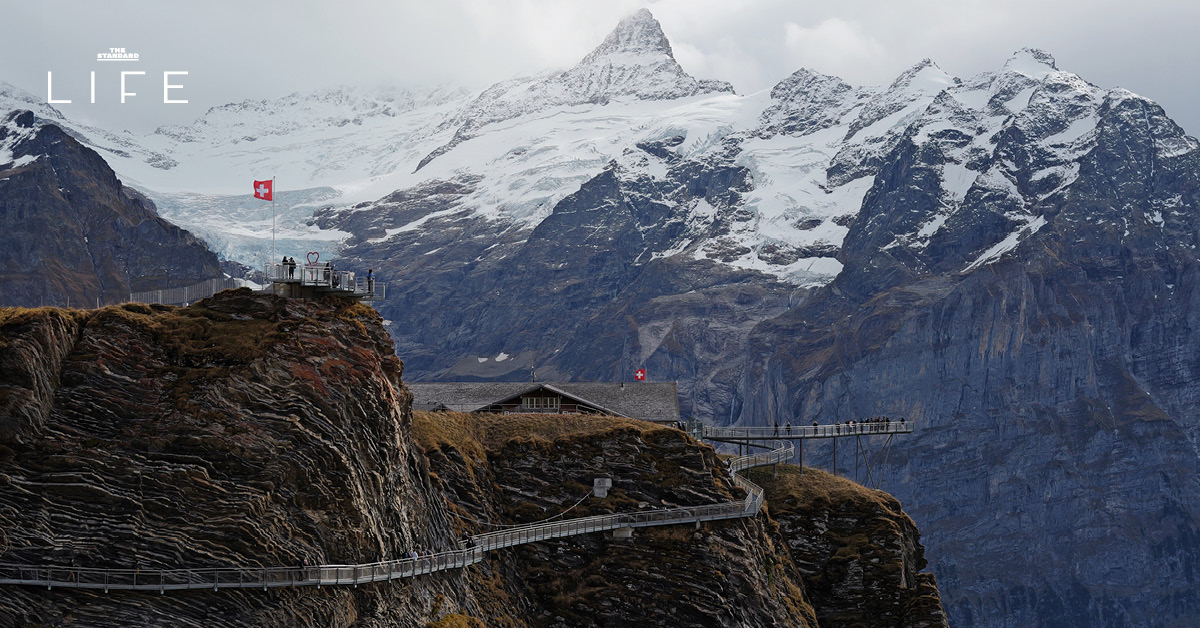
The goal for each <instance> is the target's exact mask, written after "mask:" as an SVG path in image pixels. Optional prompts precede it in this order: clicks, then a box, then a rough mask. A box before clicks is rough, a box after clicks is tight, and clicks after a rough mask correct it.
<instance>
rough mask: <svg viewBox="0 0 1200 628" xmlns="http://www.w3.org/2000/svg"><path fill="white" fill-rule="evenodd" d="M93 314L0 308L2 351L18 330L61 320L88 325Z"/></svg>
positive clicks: (62, 310)
mask: <svg viewBox="0 0 1200 628" xmlns="http://www.w3.org/2000/svg"><path fill="white" fill-rule="evenodd" d="M90 316H91V313H90V312H88V311H87V310H71V309H66V308H61V307H0V349H2V348H4V347H7V346H8V343H9V336H10V335H11V334H12V333H13V332H14V331H15V330H17V329H18V328H20V327H23V326H25V325H28V324H29V323H32V322H34V321H37V320H49V319H55V318H57V319H60V320H63V321H64V322H66V323H74V324H83V323H86V322H87V320H88V318H89V317H90Z"/></svg>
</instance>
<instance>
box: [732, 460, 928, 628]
mask: <svg viewBox="0 0 1200 628" xmlns="http://www.w3.org/2000/svg"><path fill="white" fill-rule="evenodd" d="M751 477H752V479H753V480H754V481H755V482H758V483H759V484H760V485H761V486H762V487H763V488H764V489H765V490H766V492H767V499H768V500H770V501H769V504H768V507H769V509H770V514H771V519H773V520H774V521H776V522H777V523H778V524H779V528H780V533H781V534H782V535H783V537H784V538H786V539H787V544H788V550H789V552H790V553H791V556H792V560H793V562H794V563H795V565H796V569H797V570H798V571H799V572H800V573H801V575H802V577H803V579H804V584H805V591H806V592H807V593H808V597H809V599H810V600H812V604H813V607H814V608H815V609H816V611H817V619H818V621H819V622H820V624H821V626H822V628H836V627H838V626H864V625H870V626H903V627H905V628H909V627H912V628H918V627H920V628H928V627H935V626H937V627H948V626H949V625H950V624H949V622H948V621H947V619H946V613H945V611H944V610H943V609H942V603H941V599H940V596H939V593H938V589H937V584H936V582H935V580H934V577H933V575H932V574H929V573H921V572H922V570H924V569H925V567H926V561H925V556H924V548H923V547H922V546H921V544H920V534H919V533H918V532H917V526H916V524H914V523H913V521H912V519H909V517H908V515H906V514H904V512H903V511H901V509H900V503H899V502H898V501H896V499H895V498H893V497H892V496H890V495H888V494H887V493H884V492H882V491H873V490H870V489H867V488H864V487H862V486H860V485H858V484H855V483H853V482H851V481H849V480H846V479H843V478H839V477H836V476H833V475H830V474H828V473H825V472H823V471H818V470H815V469H805V470H804V473H800V469H799V467H792V466H783V467H780V469H779V471H778V473H777V474H776V475H774V476H773V475H772V474H771V473H770V472H769V471H767V470H765V469H764V470H755V471H753V472H752V473H751Z"/></svg>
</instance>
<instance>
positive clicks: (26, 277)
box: [0, 111, 221, 306]
mask: <svg viewBox="0 0 1200 628" xmlns="http://www.w3.org/2000/svg"><path fill="white" fill-rule="evenodd" d="M0 222H2V223H3V224H4V226H5V228H4V230H3V231H2V232H0V304H2V305H23V306H37V305H43V304H47V305H49V304H53V305H59V306H65V305H67V303H68V300H69V301H70V303H71V304H74V305H76V306H90V305H94V304H96V302H97V300H99V301H100V302H101V303H115V302H121V301H125V300H127V299H128V298H129V293H130V292H137V291H141V290H150V289H158V288H166V287H175V286H187V285H191V284H194V283H198V282H200V281H203V280H206V279H212V278H216V277H220V276H221V270H220V266H219V264H218V261H217V257H216V255H214V254H213V253H212V252H211V251H209V250H208V248H207V247H206V246H205V245H204V243H203V242H201V241H200V240H198V239H197V238H196V237H194V236H193V235H192V234H190V233H188V232H187V231H184V230H183V229H180V228H179V227H176V226H174V225H172V224H170V223H168V222H167V221H165V220H163V219H162V218H160V217H159V216H158V214H157V213H156V211H155V208H154V204H153V203H152V202H151V201H150V200H149V199H147V198H146V197H144V196H142V195H141V194H140V193H138V192H136V191H134V190H133V189H131V188H129V187H127V186H125V185H123V184H122V183H121V181H120V180H118V179H117V176H116V174H114V173H113V171H112V169H111V168H109V167H108V164H106V163H105V162H104V159H102V158H101V157H100V155H98V154H97V153H96V152H95V151H93V150H92V149H90V148H88V147H86V146H84V145H83V144H81V143H79V142H78V141H77V140H76V139H74V138H73V137H72V136H71V135H69V134H68V133H67V132H66V131H64V130H63V129H62V128H60V127H58V126H55V125H53V124H47V123H45V122H44V121H42V120H39V119H37V118H36V117H35V116H34V115H33V113H32V112H30V111H14V112H12V113H10V114H8V115H7V117H5V118H4V120H3V122H0Z"/></svg>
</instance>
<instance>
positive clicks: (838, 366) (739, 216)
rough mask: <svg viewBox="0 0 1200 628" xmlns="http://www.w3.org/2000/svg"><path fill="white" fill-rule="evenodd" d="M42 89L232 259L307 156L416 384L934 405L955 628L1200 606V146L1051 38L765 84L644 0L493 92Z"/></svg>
mask: <svg viewBox="0 0 1200 628" xmlns="http://www.w3.org/2000/svg"><path fill="white" fill-rule="evenodd" d="M36 100H37V99H36V98H34V97H31V96H28V95H27V94H23V93H21V92H20V91H19V90H16V89H15V88H9V87H6V86H0V106H2V107H10V108H20V109H28V110H31V111H32V112H33V115H35V116H36V118H37V119H39V120H41V121H45V122H48V123H53V124H54V125H55V126H56V128H61V129H62V130H63V131H62V132H63V133H65V134H67V135H69V136H71V137H75V138H77V139H79V141H80V142H81V143H83V144H86V145H87V146H89V147H91V148H93V149H94V150H95V151H96V153H97V154H99V155H100V156H102V157H103V158H104V159H105V160H107V161H108V163H110V164H111V165H112V168H113V169H114V170H115V171H116V173H117V174H118V175H119V176H120V177H121V178H122V180H123V181H125V182H126V184H127V185H129V186H130V187H132V188H136V189H138V190H141V191H142V192H143V193H144V194H145V195H146V196H147V197H149V198H151V199H153V200H154V202H155V203H156V204H157V205H158V207H159V208H160V210H161V211H162V213H163V216H164V217H165V218H167V219H169V220H172V221H174V222H176V223H177V224H179V225H180V226H182V227H184V228H186V229H188V230H190V231H192V232H194V233H196V234H197V235H199V236H201V237H203V238H204V239H205V241H206V242H208V243H209V244H210V245H211V246H212V247H213V249H214V250H216V251H217V252H219V253H220V254H221V255H222V256H223V257H225V258H229V259H236V260H238V261H241V262H243V263H246V264H250V265H261V262H262V257H263V251H264V243H269V239H270V235H271V234H270V223H271V213H270V208H267V207H264V205H265V204H263V203H260V202H258V201H254V200H253V199H251V198H250V195H249V194H248V193H246V190H245V189H244V188H246V187H247V184H248V182H249V180H250V177H249V176H247V174H248V173H262V174H256V176H258V177H259V178H262V177H263V176H266V175H267V174H269V173H270V172H274V171H275V170H278V174H279V181H280V184H279V185H280V187H281V188H282V189H283V190H284V192H282V193H281V194H279V197H280V199H281V200H280V202H279V205H280V211H281V216H282V220H281V225H282V229H283V230H282V232H281V241H282V242H283V245H282V246H281V248H282V249H283V251H284V254H288V255H295V256H300V255H303V254H304V253H305V252H306V251H310V250H314V249H316V250H320V251H322V252H323V255H330V254H335V255H338V256H340V258H341V260H342V261H339V264H340V265H343V266H345V267H353V268H358V269H363V270H365V269H367V268H372V269H374V271H375V274H376V276H377V277H378V279H379V281H383V282H387V283H388V297H389V298H388V299H387V300H386V301H383V302H381V303H378V304H376V305H377V309H378V310H379V312H380V314H381V315H382V318H383V321H382V323H383V325H384V326H385V328H386V329H387V330H388V331H389V332H390V335H391V338H392V340H393V342H394V347H395V351H396V354H397V355H399V356H400V357H402V358H403V359H404V361H405V364H406V367H407V369H406V377H407V378H408V379H410V380H414V381H435V380H442V381H458V380H520V381H524V380H527V379H528V378H529V377H530V372H531V370H534V371H535V375H536V376H537V377H538V378H540V379H542V380H546V381H552V380H557V379H573V380H621V379H626V378H628V377H629V375H630V374H631V373H632V371H633V369H635V368H643V367H644V368H646V369H647V371H648V374H649V377H650V378H651V379H653V380H658V381H672V380H676V381H678V385H679V391H680V395H681V398H680V403H681V410H682V412H683V414H684V415H685V416H690V417H692V418H695V419H699V420H702V421H706V422H710V423H714V424H737V425H771V424H773V423H778V424H780V425H782V424H785V423H786V422H790V423H792V424H807V423H811V422H813V421H820V422H822V423H827V422H828V423H832V422H835V421H841V422H844V421H847V420H852V419H853V420H858V419H862V418H866V417H873V416H881V415H886V416H890V417H898V416H903V417H906V418H907V419H908V420H911V421H913V422H914V423H915V424H916V426H917V429H916V432H915V433H914V434H913V435H911V436H908V437H905V438H903V439H897V441H896V442H894V443H892V444H891V445H890V447H887V448H885V447H884V442H883V440H882V439H880V438H878V437H876V439H875V440H874V441H873V442H870V443H864V448H865V449H866V451H867V458H866V459H867V460H869V461H870V462H871V464H872V465H873V473H874V475H873V477H874V478H882V482H883V487H884V488H886V489H887V490H888V491H889V492H891V493H892V494H894V495H895V496H896V497H897V498H899V500H900V501H901V502H902V503H904V504H905V507H906V509H907V512H908V513H909V514H911V515H912V517H913V519H914V520H915V521H916V523H917V524H918V525H919V526H920V528H921V530H922V531H923V533H924V534H925V538H924V542H925V544H926V547H927V550H928V551H927V554H926V556H927V557H928V559H929V561H930V568H931V570H932V571H933V572H934V573H935V574H936V575H937V578H938V583H939V586H940V588H941V592H942V600H943V601H944V603H945V605H946V610H947V612H948V614H949V617H950V621H951V623H952V624H954V625H956V626H965V627H985V626H986V627H999V626H1072V627H1074V626H1079V627H1083V626H1105V627H1108V626H1112V627H1117V626H1188V625H1192V624H1193V623H1194V618H1195V617H1197V616H1200V594H1198V593H1197V591H1200V572H1198V571H1197V570H1196V568H1195V566H1196V565H1197V560H1198V559H1200V522H1198V517H1200V480H1198V478H1200V475H1198V473H1197V472H1198V471H1200V450H1198V447H1200V411H1197V410H1196V408H1195V404H1194V403H1193V401H1194V400H1195V399H1197V398H1200V361H1197V360H1196V358H1195V357H1194V356H1196V355H1200V331H1197V330H1200V308H1198V307H1197V306H1198V305H1200V256H1198V252H1197V245H1200V224H1198V223H1197V219H1198V218H1200V216H1198V213H1197V212H1198V210H1200V143H1198V142H1197V140H1196V139H1195V138H1193V137H1191V136H1189V135H1188V134H1187V133H1186V132H1185V131H1184V130H1183V129H1181V128H1180V127H1179V126H1178V125H1176V124H1175V123H1174V122H1172V120H1171V119H1170V118H1169V117H1168V116H1167V114H1166V113H1165V112H1164V111H1163V110H1162V108H1161V107H1159V106H1158V105H1157V104H1155V103H1154V102H1153V101H1151V100H1149V99H1147V98H1144V97H1142V96H1139V95H1137V94H1134V93H1131V92H1129V91H1127V90H1124V89H1108V88H1102V87H1099V86H1096V85H1093V84H1091V83H1088V82H1087V81H1086V80H1084V79H1083V78H1081V77H1079V76H1077V75H1075V74H1072V73H1070V72H1067V71H1063V70H1060V69H1059V68H1058V66H1057V63H1056V61H1055V59H1054V58H1053V57H1052V56H1051V55H1050V54H1048V53H1047V52H1044V51H1041V50H1034V49H1023V50H1020V51H1018V52H1016V53H1014V54H1013V55H1012V56H1011V57H1010V58H1009V59H1008V60H1007V61H1005V62H1004V63H1003V64H1002V65H1001V66H1000V67H998V68H997V69H995V70H992V71H988V72H984V73H982V74H979V75H977V76H973V77H966V78H964V77H955V76H951V75H949V74H948V73H946V72H945V71H943V70H942V69H941V68H939V67H938V65H937V64H936V63H934V62H932V61H930V60H923V61H920V62H919V63H916V64H915V65H913V66H912V67H911V68H909V69H908V70H906V71H905V72H903V73H902V74H900V75H899V76H898V77H896V79H895V80H894V81H892V83H891V84H889V85H886V86H882V87H860V86H854V85H850V84H848V83H846V82H845V81H843V80H841V79H839V78H837V77H833V76H828V75H824V74H821V73H819V72H816V71H813V70H809V69H800V70H798V71H796V72H795V73H794V74H792V75H791V76H788V77H786V78H784V79H783V80H781V81H780V82H779V83H778V84H777V85H775V86H774V87H773V88H772V89H770V90H766V91H763V92H758V93H753V94H746V95H742V94H737V93H734V91H733V88H732V86H730V85H729V84H727V83H723V82H718V81H710V80H705V79H698V78H695V77H692V76H691V75H689V74H688V73H687V72H686V71H685V70H684V68H682V67H681V66H680V64H679V63H678V62H677V61H676V60H675V57H674V53H673V50H672V48H671V44H670V43H669V41H668V40H667V38H666V36H665V35H664V33H663V31H662V29H661V28H660V26H659V24H658V22H657V21H656V20H655V19H654V18H653V16H651V14H650V13H649V12H648V11H645V10H642V11H639V12H637V13H635V14H633V15H631V16H629V17H628V18H626V19H624V20H622V21H621V22H620V24H618V25H617V27H616V29H615V30H614V31H613V32H612V33H611V34H610V35H609V36H608V37H607V38H605V40H604V41H603V42H602V43H600V45H599V46H598V47H597V48H596V49H595V50H593V51H592V52H591V53H590V54H588V55H587V56H585V57H584V58H583V59H581V60H580V61H579V62H578V63H577V64H576V65H574V66H573V67H571V68H568V69H565V70H561V71H554V72H548V73H543V74H540V75H536V76H530V77H522V78H516V79H512V80H508V81H504V82H501V83H497V84H495V85H493V86H491V87H489V88H487V89H485V90H482V91H481V92H477V93H468V92H466V91H464V90H459V89H455V88H452V87H447V86H438V87H433V88H429V89H424V90H400V89H391V88H378V89H366V88H342V89H335V90H325V91H320V92H314V93H310V94H293V95H291V96H287V97H284V98H281V99H278V100H274V101H246V102H242V103H233V104H230V105H226V106H224V107H218V108H214V109H212V110H210V111H209V112H208V113H207V114H205V115H204V116H203V117H201V118H200V119H198V120H196V121H195V122H194V123H192V124H190V125H185V126H177V127H169V128H162V129H159V130H158V131H157V132H155V133H153V134H150V135H147V136H142V137H137V136H132V135H117V134H113V133H110V132H106V131H102V130H98V129H93V128H90V127H85V126H81V125H76V124H73V123H71V122H70V121H68V120H66V119H65V118H63V116H62V115H61V113H59V112H57V111H55V110H53V109H51V108H49V107H47V106H46V105H38V104H37V103H36ZM45 128H49V127H45ZM3 161H4V159H3V156H2V155H0V163H3ZM0 176H3V174H2V173H0ZM2 185H3V180H0V190H2V189H3V187H2ZM0 194H3V193H2V192H0ZM323 259H324V258H323ZM885 452H886V455H885ZM850 457H853V456H851V455H850V452H847V451H845V450H843V452H841V455H840V456H839V458H838V459H837V460H836V462H835V461H834V459H833V457H832V451H830V450H829V449H828V448H827V447H823V446H821V445H819V444H818V445H816V446H815V447H814V446H812V445H810V446H809V447H808V448H806V451H805V461H806V462H808V463H811V464H813V465H816V466H823V467H825V468H834V467H836V470H838V471H840V473H841V474H843V475H853V473H854V467H853V464H854V463H853V462H851V461H850V460H849V458H850ZM449 481H453V480H449ZM781 517H782V518H783V519H786V520H787V521H788V522H789V523H788V524H787V525H789V526H794V527H797V528H799V527H804V526H807V525H809V524H808V523H806V522H804V521H802V520H800V519H796V518H792V517H789V516H785V515H781ZM795 549H796V548H793V550H795ZM585 606H586V604H585ZM826 610H827V611H828V612H829V613H835V614H836V612H841V611H842V610H845V609H841V610H839V609H826Z"/></svg>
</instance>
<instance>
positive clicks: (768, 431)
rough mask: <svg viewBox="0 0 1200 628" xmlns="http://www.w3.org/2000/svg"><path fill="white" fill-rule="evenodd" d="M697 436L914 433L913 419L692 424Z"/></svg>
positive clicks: (728, 439) (726, 439)
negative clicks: (794, 423) (780, 423)
mask: <svg viewBox="0 0 1200 628" xmlns="http://www.w3.org/2000/svg"><path fill="white" fill-rule="evenodd" d="M690 429H691V433H692V436H693V437H694V438H696V439H698V440H699V439H704V440H712V441H717V442H721V443H734V444H746V443H748V442H750V441H764V440H765V441H774V440H804V439H809V438H842V437H845V436H875V435H880V434H882V435H887V434H911V433H912V431H913V423H912V421H908V420H905V421H903V422H901V421H898V420H897V421H889V422H884V423H858V422H855V423H854V424H849V423H842V424H834V425H793V426H791V427H788V426H786V425H780V426H778V427H774V426H765V427H712V426H709V425H703V424H695V425H693V426H691V428H690Z"/></svg>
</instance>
